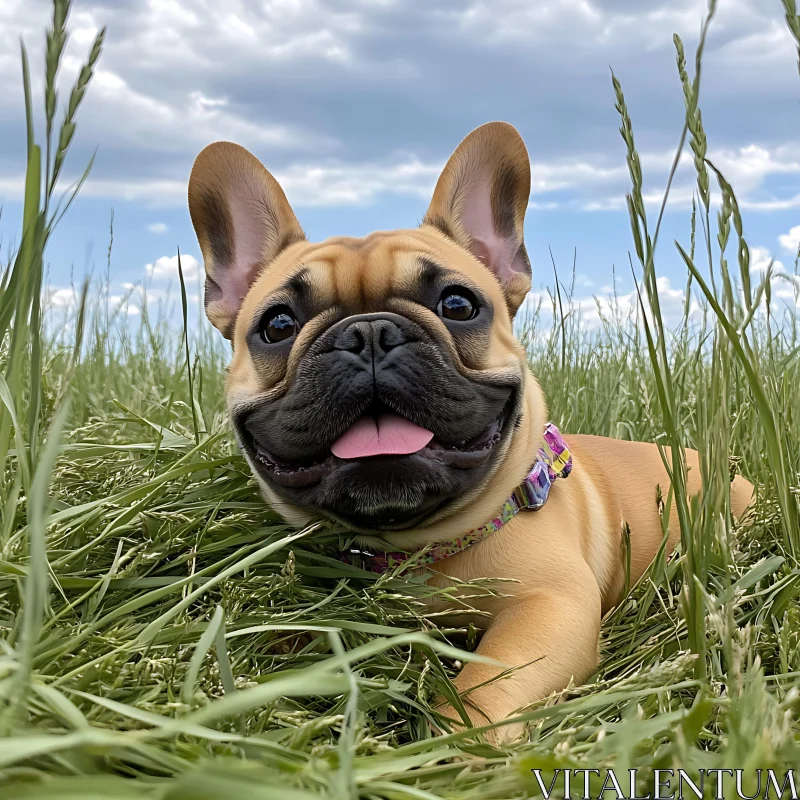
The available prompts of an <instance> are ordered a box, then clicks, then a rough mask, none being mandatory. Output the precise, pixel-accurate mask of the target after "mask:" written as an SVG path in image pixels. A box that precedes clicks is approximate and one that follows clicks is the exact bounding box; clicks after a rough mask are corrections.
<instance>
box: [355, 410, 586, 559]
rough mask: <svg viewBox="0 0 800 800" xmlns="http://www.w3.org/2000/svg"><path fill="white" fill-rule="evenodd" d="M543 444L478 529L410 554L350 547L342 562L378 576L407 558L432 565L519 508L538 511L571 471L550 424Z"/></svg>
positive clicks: (503, 521) (565, 451) (563, 446)
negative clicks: (521, 477) (499, 507)
mask: <svg viewBox="0 0 800 800" xmlns="http://www.w3.org/2000/svg"><path fill="white" fill-rule="evenodd" d="M544 441H545V444H546V445H547V447H548V449H549V451H550V452H549V453H547V452H546V451H545V450H544V448H539V453H538V456H537V458H536V463H535V464H534V465H533V469H532V470H531V471H530V472H529V473H528V476H527V477H526V478H525V480H524V481H523V482H522V483H521V484H520V485H519V486H517V488H516V489H514V492H513V494H512V495H511V497H509V498H508V500H506V502H505V503H504V505H503V508H502V510H501V511H500V513H499V514H498V515H497V516H496V517H494V518H493V519H490V520H489V521H488V522H487V523H486V524H485V525H482V526H481V527H480V528H475V530H472V531H470V532H469V533H465V534H464V535H463V536H459V537H458V538H456V539H450V540H448V541H444V542H437V543H436V544H434V545H431V546H430V547H423V548H422V549H420V550H417V551H416V552H414V553H401V552H396V553H386V552H378V551H375V552H371V551H368V550H363V549H358V548H355V547H351V548H349V549H348V550H346V551H344V552H343V553H342V554H341V558H342V561H344V562H345V563H347V564H353V565H354V566H360V567H362V568H364V569H368V570H371V571H372V572H378V573H384V572H387V571H388V570H390V569H393V568H394V567H397V566H400V565H401V564H404V563H405V562H406V561H409V560H411V559H413V563H414V566H422V565H425V564H434V563H436V562H437V561H441V560H442V559H443V558H448V557H449V556H453V555H455V554H456V553H460V552H461V551H462V550H466V549H467V548H468V547H470V546H472V545H473V544H476V543H477V542H480V541H481V540H483V539H485V538H486V537H487V536H491V535H492V534H493V533H495V532H496V531H499V530H500V528H502V527H503V525H505V524H506V522H508V521H509V520H510V519H511V518H512V517H515V516H516V515H517V514H518V513H519V512H520V511H522V510H523V509H525V510H526V511H538V510H539V509H540V508H541V507H542V506H543V505H544V504H545V503H546V502H547V497H548V495H549V494H550V486H551V485H552V484H553V481H555V479H556V478H566V477H568V476H569V474H570V472H571V471H572V454H571V453H570V451H569V448H568V447H567V443H566V442H565V441H564V437H563V436H562V435H561V433H560V432H559V430H558V428H556V426H555V425H553V423H552V422H548V423H547V425H546V426H545V429H544Z"/></svg>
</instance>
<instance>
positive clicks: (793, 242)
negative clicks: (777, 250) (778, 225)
mask: <svg viewBox="0 0 800 800" xmlns="http://www.w3.org/2000/svg"><path fill="white" fill-rule="evenodd" d="M778 242H779V244H780V246H781V247H782V248H783V249H784V250H788V251H789V252H790V253H792V254H794V255H796V254H797V248H798V247H800V225H795V226H794V228H791V229H790V230H789V233H784V234H782V235H781V236H779V237H778Z"/></svg>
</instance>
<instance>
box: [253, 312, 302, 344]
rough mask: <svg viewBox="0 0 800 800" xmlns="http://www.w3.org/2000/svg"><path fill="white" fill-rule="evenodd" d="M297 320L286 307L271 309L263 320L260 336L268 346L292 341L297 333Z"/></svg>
mask: <svg viewBox="0 0 800 800" xmlns="http://www.w3.org/2000/svg"><path fill="white" fill-rule="evenodd" d="M297 327H298V326H297V320H296V319H295V318H294V317H293V316H292V312H291V309H289V308H287V307H286V306H275V307H274V308H270V309H269V310H268V311H267V313H266V314H264V316H263V317H262V318H261V325H260V327H259V331H258V332H259V335H260V336H261V339H262V341H264V342H267V344H277V343H278V342H284V341H286V340H287V339H291V338H292V336H294V335H295V333H297Z"/></svg>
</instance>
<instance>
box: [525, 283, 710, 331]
mask: <svg viewBox="0 0 800 800" xmlns="http://www.w3.org/2000/svg"><path fill="white" fill-rule="evenodd" d="M656 283H657V286H658V296H659V303H660V305H661V314H662V318H663V320H664V322H665V324H666V325H667V326H668V327H669V326H671V325H674V324H676V323H678V322H679V321H680V320H681V319H682V317H683V313H684V307H685V303H686V291H685V289H676V288H675V287H673V286H672V283H671V281H670V279H669V278H668V277H666V276H662V277H660V278H657V280H656ZM642 301H643V303H644V306H645V310H646V314H647V316H648V318H649V316H650V311H649V307H648V301H647V297H646V295H645V294H644V289H642ZM551 303H552V301H551V298H550V296H549V294H547V293H542V292H536V291H533V292H530V294H529V295H528V297H527V298H526V299H525V302H524V303H523V306H522V308H521V309H520V311H519V312H518V315H517V319H518V321H519V323H520V324H522V325H523V326H524V324H525V319H526V318H527V317H529V315H530V314H532V313H533V311H534V310H535V309H536V307H537V306H538V305H539V304H541V306H542V308H543V309H544V310H545V311H547V312H549V310H550V309H551V308H552V305H551ZM564 303H565V304H566V305H567V309H566V310H568V311H569V313H571V314H572V315H574V316H576V317H577V318H578V321H579V323H580V325H581V327H583V328H585V329H586V330H588V331H592V330H597V329H598V328H600V327H601V326H602V325H603V323H604V322H610V321H614V320H616V321H619V322H621V323H627V322H634V321H635V320H636V319H637V318H638V317H639V316H640V314H641V308H640V305H639V295H638V293H637V291H636V290H635V289H634V290H633V291H631V292H627V293H623V294H620V293H616V294H615V293H614V289H613V287H611V286H602V287H601V288H600V291H599V292H597V293H596V294H593V295H590V296H575V297H573V298H572V299H571V300H564ZM700 313H701V307H700V304H699V303H698V302H697V301H696V300H695V299H694V298H691V299H690V301H689V317H690V318H692V319H694V318H696V317H697V316H698V315H699V314H700Z"/></svg>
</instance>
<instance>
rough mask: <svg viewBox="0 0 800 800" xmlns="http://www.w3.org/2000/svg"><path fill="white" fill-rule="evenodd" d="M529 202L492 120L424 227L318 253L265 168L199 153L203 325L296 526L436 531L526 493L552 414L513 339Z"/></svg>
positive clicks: (213, 148)
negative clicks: (327, 522) (211, 332)
mask: <svg viewBox="0 0 800 800" xmlns="http://www.w3.org/2000/svg"><path fill="white" fill-rule="evenodd" d="M529 192H530V164H529V160H528V154H527V152H526V149H525V145H524V143H523V141H522V139H521V138H520V136H519V134H518V133H517V132H516V130H515V129H514V128H512V127H511V126H510V125H507V124H504V123H490V124H488V125H484V126H482V127H480V128H478V129H477V130H475V131H473V132H472V133H471V134H470V135H469V136H468V137H467V138H466V139H465V140H464V141H463V142H462V143H461V144H460V146H459V147H458V149H457V150H456V151H455V153H454V154H453V155H452V156H451V158H450V160H449V161H448V163H447V165H446V166H445V168H444V171H443V172H442V175H441V177H440V178H439V181H438V183H437V185H436V189H435V191H434V195H433V199H432V202H431V205H430V207H429V209H428V212H427V214H426V215H425V218H424V221H423V223H422V225H421V226H420V227H419V228H416V229H412V230H396V231H389V232H379V233H373V234H371V235H369V236H367V237H365V238H363V239H356V238H346V237H340V238H333V239H328V240H327V241H324V242H321V243H310V242H308V241H307V240H306V238H305V235H304V234H303V231H302V229H301V227H300V225H299V223H298V221H297V219H296V217H295V215H294V213H293V212H292V209H291V208H290V206H289V204H288V202H287V200H286V197H285V195H284V193H283V191H282V190H281V188H280V186H279V185H278V183H277V182H276V181H275V179H274V178H273V177H272V175H270V173H269V172H267V171H266V170H265V169H264V167H263V166H262V165H261V163H260V162H259V161H258V160H257V159H256V158H255V157H254V156H253V155H251V154H250V153H249V152H248V151H246V150H245V149H243V148H242V147H239V146H238V145H235V144H230V143H227V142H218V143H216V144H212V145H210V146H209V147H207V148H206V149H205V150H203V151H202V152H201V153H200V155H199V156H198V157H197V160H196V162H195V165H194V168H193V170H192V175H191V180H190V183H189V206H190V211H191V216H192V222H193V223H194V227H195V230H196V232H197V237H198V239H199V242H200V248H201V250H202V253H203V258H204V260H205V269H206V286H205V303H206V312H207V314H208V317H209V319H210V320H211V322H212V324H214V325H215V326H216V327H217V328H218V329H219V330H220V331H221V332H222V333H223V335H224V336H226V337H227V338H228V339H230V340H231V343H232V345H233V359H232V362H231V365H230V367H229V370H228V389H227V395H228V398H227V399H228V406H229V410H230V415H231V419H232V422H233V426H234V429H235V432H236V435H237V438H238V440H239V442H240V444H241V446H242V448H243V450H244V453H245V455H246V457H247V460H248V462H249V464H250V466H251V467H252V469H253V472H254V473H255V475H256V477H257V479H258V480H259V482H260V484H261V486H262V488H263V490H264V493H265V495H266V497H267V499H268V500H269V501H271V502H272V503H273V504H274V505H275V507H276V509H277V510H279V511H282V512H283V513H284V516H286V517H287V518H289V519H291V520H292V521H298V522H301V521H305V520H307V519H309V518H310V517H311V516H314V515H315V514H319V513H320V512H321V513H322V514H323V515H326V516H328V517H331V518H333V519H336V520H338V521H340V522H343V523H345V524H346V525H348V526H349V527H351V528H353V529H355V530H357V531H360V532H362V533H370V532H376V531H402V530H409V529H412V528H425V527H430V526H432V525H435V524H436V523H437V522H440V521H442V520H446V519H448V518H451V517H452V516H453V515H454V514H456V513H457V512H458V511H459V510H463V509H466V508H468V507H476V500H477V499H479V498H485V497H488V499H489V505H487V508H490V507H492V506H491V503H494V507H495V510H496V507H497V505H498V504H502V501H503V500H504V499H505V496H507V495H508V493H509V492H510V490H511V489H513V488H514V486H515V485H516V483H517V482H519V480H521V478H522V477H523V476H524V474H525V471H526V468H527V467H528V466H530V460H531V458H532V452H533V451H532V450H531V449H530V446H531V441H530V439H531V437H530V435H529V433H526V432H525V431H526V430H527V429H528V427H529V426H530V425H531V424H539V423H540V422H541V418H542V415H543V414H544V411H543V408H542V409H541V413H539V411H538V410H537V408H536V406H537V404H538V403H539V394H538V391H537V387H535V382H534V381H533V380H532V378H531V377H530V375H529V374H528V373H527V367H526V359H525V354H524V352H523V350H522V348H521V346H520V345H519V343H518V342H517V341H516V339H515V338H514V336H513V333H512V319H513V316H514V314H515V312H516V310H517V308H518V307H519V305H520V303H521V302H522V300H523V298H524V297H525V294H526V293H527V291H528V289H529V288H530V283H531V277H530V274H531V270H530V264H529V261H528V256H527V254H526V251H525V245H524V243H523V221H524V216H525V210H526V207H527V204H528V197H529ZM526 389H527V391H526ZM532 416H535V417H537V419H536V422H532V421H531V419H530V418H531V417H532ZM515 440H516V442H517V444H516V445H515V444H514V442H515ZM487 492H488V495H487ZM497 498H499V499H497ZM481 505H483V504H482V503H478V504H477V508H478V509H480V507H481ZM464 513H466V512H464ZM477 513H478V514H481V513H484V512H483V511H481V510H478V511H477ZM489 513H494V512H493V511H490V512H489ZM462 515H463V514H462ZM483 521H485V520H483Z"/></svg>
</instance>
